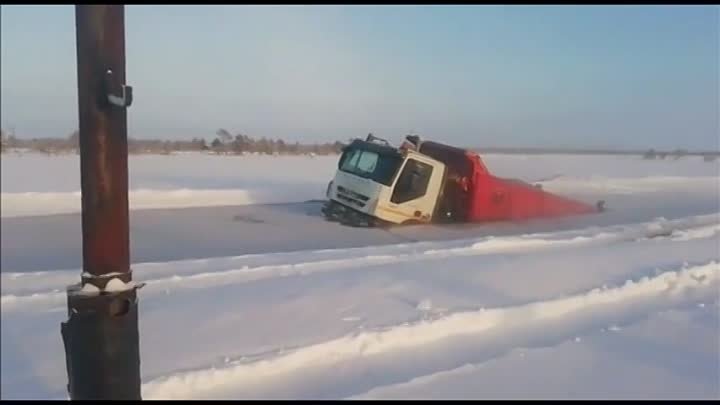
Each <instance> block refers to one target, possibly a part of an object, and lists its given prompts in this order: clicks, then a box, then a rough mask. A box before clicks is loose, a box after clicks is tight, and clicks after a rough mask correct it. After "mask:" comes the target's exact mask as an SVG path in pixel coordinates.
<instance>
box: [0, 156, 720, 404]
mask: <svg viewBox="0 0 720 405" xmlns="http://www.w3.org/2000/svg"><path fill="white" fill-rule="evenodd" d="M485 160H486V162H487V164H488V165H489V166H490V168H491V170H493V171H494V172H496V173H498V174H499V175H501V176H507V177H519V178H522V179H524V180H528V181H541V182H543V185H544V187H545V188H546V189H550V190H552V191H556V192H559V193H562V194H569V195H572V196H574V197H577V198H581V199H585V200H587V201H594V200H596V199H598V198H602V199H605V200H606V201H607V205H608V207H609V209H610V210H609V211H608V212H606V213H604V214H601V215H596V216H589V217H583V218H572V219H564V220H556V221H532V222H528V223H518V224H488V225H481V226H478V225H472V226H457V227H448V228H440V227H432V226H431V227H410V228H404V229H395V230H391V231H389V232H386V231H381V230H366V229H348V228H342V227H340V226H338V225H337V224H333V223H325V222H323V221H322V220H321V219H320V218H318V212H317V210H318V209H319V207H318V204H317V203H315V202H306V201H307V200H312V199H316V198H321V197H322V195H323V192H324V189H325V185H326V184H327V181H328V180H329V178H330V177H331V176H332V173H333V170H334V163H335V158H315V159H310V158H305V157H303V158H260V157H222V158H220V157H210V156H171V157H138V158H132V159H131V162H130V167H131V176H132V177H131V187H133V188H134V189H140V188H142V189H145V190H148V191H146V192H145V193H146V194H144V195H145V196H151V198H149V199H148V200H142V198H136V200H135V201H136V203H135V204H136V205H135V210H134V211H133V212H132V213H131V221H132V229H131V232H132V237H133V242H134V243H133V246H132V252H133V262H134V263H135V264H134V265H133V270H134V277H135V279H137V280H143V281H146V282H147V285H146V287H144V288H143V289H141V290H140V293H139V294H140V311H141V317H140V330H141V351H142V373H143V395H144V397H145V398H215V399H217V398H225V399H227V398H229V399H233V398H720V325H719V322H720V264H719V263H720V207H719V204H720V193H719V192H720V184H719V181H718V180H720V174H719V172H718V163H705V162H703V161H702V159H700V158H686V159H681V160H678V161H673V160H669V161H644V160H642V159H640V158H639V157H603V156H596V157H585V156H582V157H580V156H528V157H522V156H488V157H486V159H485ZM8 169H10V171H9V172H8ZM78 170H79V169H78V166H77V161H76V158H73V157H59V158H45V157H37V156H22V157H10V159H8V157H7V156H6V155H3V157H2V181H3V184H2V210H3V213H2V216H3V218H2V229H1V231H2V274H0V277H1V278H0V281H2V298H1V299H2V301H1V302H0V305H1V307H2V336H1V337H2V340H1V341H0V343H1V345H2V352H1V355H2V360H1V366H2V368H1V369H0V372H1V378H2V380H1V381H2V385H1V386H0V388H1V392H2V398H3V399H10V398H64V397H65V395H66V394H65V384H66V371H65V368H64V367H65V363H64V356H63V349H62V342H61V338H60V331H59V329H60V322H62V321H63V320H65V319H66V314H65V308H64V305H65V295H64V287H65V286H66V285H68V284H70V283H74V282H76V281H78V279H79V273H80V270H78V269H79V267H80V263H79V262H78V261H77V257H78V256H79V254H80V250H79V249H80V246H79V243H80V241H79V234H80V225H79V217H78V215H77V214H73V213H72V212H73V205H72V204H73V203H72V202H71V201H72V197H71V196H72V195H73V194H72V193H73V192H74V191H76V190H77V189H78V184H77V178H76V176H77V174H76V173H77V171H78ZM20 173H23V174H22V175H21V174H20ZM44 173H53V177H46V176H44V175H43V174H44ZM56 176H59V177H56ZM53 178H55V179H56V180H52V179H53ZM178 189H187V190H189V191H187V192H186V193H185V194H184V195H185V196H187V198H185V197H182V198H176V197H177V194H176V195H175V197H172V195H173V194H172V193H174V191H172V190H178ZM206 189H213V190H219V191H216V193H217V194H215V196H218V197H219V196H225V197H227V198H229V199H230V200H232V201H224V200H223V201H222V204H220V205H223V206H222V207H207V206H208V205H214V204H215V202H213V201H207V199H206V198H207V196H208V194H203V191H202V190H206ZM293 189H295V190H300V191H297V192H288V191H292V190H293ZM150 190H151V191H150ZM233 190H234V191H233ZM31 192H34V193H41V194H27V193H31ZM50 192H52V193H56V194H47V193H50ZM242 192H245V193H246V197H247V196H250V197H247V199H245V200H242V199H240V198H237V199H234V200H233V198H235V197H237V196H239V195H241V194H242ZM286 192H287V194H283V193H286ZM223 193H227V194H223ZM232 193H236V194H232ZM135 195H136V196H139V195H141V194H135ZM39 196H44V197H47V198H45V199H41V198H39ZM169 196H170V197H169ZM234 196H235V197H234ZM223 198H224V197H223ZM32 201H35V203H34V205H32V204H31V202H32ZM78 201H79V200H78ZM142 201H146V202H147V201H152V204H155V205H152V207H154V208H162V207H165V208H170V207H181V206H188V207H189V206H193V208H184V209H156V210H143V209H142V208H143V207H147V206H146V205H143V204H144V203H139V202H142ZM267 202H298V203H295V204H270V205H268V204H264V205H257V204H259V203H267ZM242 204H245V205H244V206H239V205H242ZM227 205H230V206H227ZM6 210H7V211H6ZM57 212H65V213H66V214H63V215H46V214H52V213H57ZM25 215H32V216H25ZM73 234H75V235H77V237H76V238H74V237H70V236H69V235H73ZM63 269H64V270H63ZM171 308H172V309H171Z"/></svg>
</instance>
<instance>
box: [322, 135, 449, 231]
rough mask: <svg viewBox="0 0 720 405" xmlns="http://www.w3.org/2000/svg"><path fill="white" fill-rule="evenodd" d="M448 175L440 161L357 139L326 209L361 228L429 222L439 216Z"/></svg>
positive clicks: (349, 148)
mask: <svg viewBox="0 0 720 405" xmlns="http://www.w3.org/2000/svg"><path fill="white" fill-rule="evenodd" d="M445 171H446V168H445V165H444V164H443V163H442V162H439V161H437V160H435V159H433V158H431V157H429V156H426V155H423V154H421V153H418V152H415V151H413V150H409V149H397V148H394V147H392V146H390V145H389V144H387V145H382V144H378V143H375V142H371V141H362V140H355V141H353V142H352V143H351V144H350V145H348V146H347V147H346V148H345V149H344V151H343V154H342V155H341V157H340V161H339V162H338V169H337V172H336V174H335V177H334V178H333V180H332V181H331V182H330V184H329V185H328V190H327V197H328V204H327V205H326V206H325V208H324V210H323V211H324V212H325V214H326V215H327V216H328V218H331V219H339V220H340V221H345V222H350V223H357V224H359V225H368V224H369V223H370V222H385V223H391V224H407V223H428V222H431V221H432V220H433V217H434V216H435V215H436V212H437V208H438V202H439V201H440V197H441V195H442V189H443V185H444V179H445ZM378 220H379V221H378ZM375 224H376V223H375Z"/></svg>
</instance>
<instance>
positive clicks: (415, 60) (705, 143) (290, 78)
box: [0, 5, 720, 149]
mask: <svg viewBox="0 0 720 405" xmlns="http://www.w3.org/2000/svg"><path fill="white" fill-rule="evenodd" d="M718 10H719V9H718V7H716V6H695V7H679V6H632V7H631V6H612V7H611V6H582V7H579V6H537V7H520V6H506V7H501V6H393V7H391V6H316V7H311V6H287V7H280V6H268V7H260V6H257V7H250V6H240V5H231V6H140V5H135V6H126V47H127V66H128V67H127V70H128V72H127V75H128V83H129V84H131V85H132V86H134V88H135V101H134V104H133V106H132V107H131V108H130V110H129V116H128V123H129V134H130V136H135V137H143V138H151V137H152V138H155V137H160V138H185V139H190V138H192V137H195V136H204V137H206V138H208V139H210V138H212V137H213V136H214V134H215V131H216V130H217V129H218V128H226V129H228V130H230V131H231V132H233V133H236V132H238V131H242V132H244V133H247V134H249V135H252V136H258V137H259V136H268V137H283V138H285V139H288V140H300V141H303V140H305V141H318V140H336V139H340V140H345V139H347V138H349V137H353V136H364V135H365V134H367V133H368V132H374V133H376V134H378V135H380V136H384V137H388V138H390V139H392V140H394V141H397V140H399V139H400V138H401V137H402V136H403V135H404V134H406V133H407V132H408V131H410V130H415V132H417V133H419V134H420V135H421V136H424V137H425V138H433V139H439V140H442V141H447V142H452V143H457V144H463V145H472V146H552V147H595V148H598V147H602V148H605V147H607V148H622V149H628V148H645V147H656V148H676V147H686V148H690V149H718V148H719V146H718V143H719V142H720V140H719V139H718V132H719V117H718V116H719V114H720V113H719V112H718V111H719V109H720V107H719V102H718V93H719V92H720V89H719V78H718V76H719V63H720V62H719V60H718V59H719V52H720V51H719V49H718V48H719V41H720V38H719V37H720V34H719V29H718V25H719V11H718ZM1 11H2V13H1V15H2V21H1V23H2V24H1V30H2V31H1V34H2V36H1V43H2V54H1V57H2V59H1V61H2V62H1V69H2V70H1V71H0V73H1V87H2V99H1V102H2V117H1V122H0V124H1V125H2V127H3V128H5V129H7V128H10V127H14V128H15V132H16V133H17V134H18V135H20V136H25V137H31V136H37V137H40V136H65V135H67V134H68V133H70V132H71V131H72V130H74V129H75V128H76V127H77V95H76V92H77V89H76V85H77V79H76V71H75V69H76V62H75V58H76V54H75V28H74V9H73V6H67V5H65V6H2V9H1Z"/></svg>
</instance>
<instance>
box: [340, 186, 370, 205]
mask: <svg viewBox="0 0 720 405" xmlns="http://www.w3.org/2000/svg"><path fill="white" fill-rule="evenodd" d="M337 191H338V192H337V198H338V199H339V200H342V201H344V202H346V203H349V204H351V205H355V206H358V207H360V208H363V207H365V204H366V203H367V201H368V200H369V199H370V197H368V196H366V195H362V194H360V193H356V192H354V191H352V190H348V189H346V188H345V187H343V186H338V187H337Z"/></svg>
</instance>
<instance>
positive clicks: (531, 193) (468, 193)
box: [322, 134, 604, 227]
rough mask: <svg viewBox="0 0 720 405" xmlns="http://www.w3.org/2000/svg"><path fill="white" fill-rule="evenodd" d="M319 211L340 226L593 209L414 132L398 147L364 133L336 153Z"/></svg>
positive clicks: (530, 216)
mask: <svg viewBox="0 0 720 405" xmlns="http://www.w3.org/2000/svg"><path fill="white" fill-rule="evenodd" d="M326 197H327V200H326V202H325V204H324V205H323V207H322V212H323V214H324V215H325V217H326V218H327V219H328V220H331V221H337V222H340V223H341V224H343V225H351V226H360V227H374V226H381V227H382V226H392V225H408V224H428V223H468V222H496V221H518V220H527V219H533V218H549V217H560V216H570V215H582V214H590V213H597V212H601V211H603V210H604V201H602V200H601V201H598V202H596V204H594V205H593V204H589V203H586V202H582V201H578V200H575V199H571V198H568V197H564V196H559V195H556V194H553V193H549V192H547V191H544V190H543V189H542V188H541V187H540V186H537V185H532V184H529V183H526V182H524V181H521V180H517V179H506V178H500V177H497V176H495V175H493V174H492V173H491V172H490V171H489V170H488V168H487V166H486V165H485V164H484V162H483V160H482V159H481V157H480V155H479V154H478V153H476V152H474V151H472V150H469V149H463V148H457V147H453V146H450V145H446V144H442V143H439V142H433V141H423V140H421V139H420V138H419V137H418V136H414V135H411V136H406V138H405V140H404V141H403V143H402V145H401V146H399V147H394V146H392V145H391V144H390V143H389V142H388V141H386V140H384V139H381V138H378V137H376V136H374V135H372V134H369V135H368V136H367V138H366V139H365V140H362V139H354V140H352V141H351V142H350V143H349V144H348V145H346V146H345V147H344V148H343V150H342V153H341V155H340V158H339V161H338V164H337V170H336V173H335V176H334V177H333V179H332V180H331V181H330V182H329V184H328V187H327V190H326Z"/></svg>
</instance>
